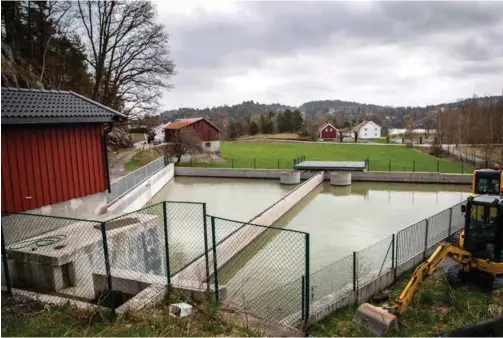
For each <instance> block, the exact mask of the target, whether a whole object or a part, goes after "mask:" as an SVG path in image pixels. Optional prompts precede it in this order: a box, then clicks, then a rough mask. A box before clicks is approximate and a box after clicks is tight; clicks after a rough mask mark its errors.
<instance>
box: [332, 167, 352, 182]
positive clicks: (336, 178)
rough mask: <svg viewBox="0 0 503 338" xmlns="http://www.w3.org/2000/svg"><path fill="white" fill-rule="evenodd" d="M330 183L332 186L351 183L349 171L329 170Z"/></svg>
mask: <svg viewBox="0 0 503 338" xmlns="http://www.w3.org/2000/svg"><path fill="white" fill-rule="evenodd" d="M330 184H331V185H334V186H347V185H351V173H346V172H336V171H334V172H331V173H330Z"/></svg>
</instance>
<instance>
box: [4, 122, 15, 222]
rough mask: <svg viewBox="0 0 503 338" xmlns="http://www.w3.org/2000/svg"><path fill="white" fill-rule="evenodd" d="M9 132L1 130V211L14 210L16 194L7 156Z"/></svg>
mask: <svg viewBox="0 0 503 338" xmlns="http://www.w3.org/2000/svg"><path fill="white" fill-rule="evenodd" d="M9 134H10V133H9V132H7V131H3V132H2V213H4V212H15V211H17V210H18V209H17V208H16V203H15V199H16V196H17V194H16V193H15V191H14V186H13V185H12V176H11V175H12V173H11V170H10V169H11V162H12V161H11V160H10V158H9V143H10V140H9V137H8V136H9Z"/></svg>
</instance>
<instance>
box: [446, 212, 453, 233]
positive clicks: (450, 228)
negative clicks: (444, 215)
mask: <svg viewBox="0 0 503 338" xmlns="http://www.w3.org/2000/svg"><path fill="white" fill-rule="evenodd" d="M449 209H450V212H449V230H448V232H447V237H449V236H450V235H451V230H452V207H451V208H449Z"/></svg>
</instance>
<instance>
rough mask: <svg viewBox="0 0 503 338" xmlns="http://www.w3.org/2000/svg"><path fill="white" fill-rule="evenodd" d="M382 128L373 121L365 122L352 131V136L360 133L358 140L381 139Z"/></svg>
mask: <svg viewBox="0 0 503 338" xmlns="http://www.w3.org/2000/svg"><path fill="white" fill-rule="evenodd" d="M381 129H382V128H381V126H380V125H378V124H377V123H375V122H373V121H363V122H362V123H360V124H359V125H357V126H356V127H354V128H353V129H352V130H351V136H353V137H354V134H355V133H358V139H362V140H364V139H369V138H378V137H381Z"/></svg>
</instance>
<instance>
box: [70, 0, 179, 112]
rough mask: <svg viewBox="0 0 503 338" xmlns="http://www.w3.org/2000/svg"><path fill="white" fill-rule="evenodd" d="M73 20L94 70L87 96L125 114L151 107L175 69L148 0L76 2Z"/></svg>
mask: <svg viewBox="0 0 503 338" xmlns="http://www.w3.org/2000/svg"><path fill="white" fill-rule="evenodd" d="M75 12H76V13H75V15H76V18H77V20H76V25H77V26H78V27H83V29H84V34H83V36H84V37H85V38H84V40H85V41H84V43H85V46H86V48H87V54H88V57H87V62H88V63H89V65H90V66H91V68H92V70H93V72H94V80H95V81H94V86H93V89H92V93H91V98H92V99H93V100H96V101H98V102H101V103H103V104H104V105H107V106H109V107H111V108H115V109H121V110H122V111H123V112H124V113H126V114H133V113H137V112H140V111H150V112H152V110H153V109H155V108H156V107H157V106H158V104H159V102H158V100H159V98H160V97H161V92H162V90H163V89H166V88H169V87H170V85H169V83H168V82H167V80H168V79H169V78H170V77H171V76H172V75H173V73H174V64H173V62H172V60H171V59H170V57H169V50H168V34H167V32H166V31H165V28H164V26H163V25H162V24H158V23H156V22H155V16H156V9H155V7H154V5H153V4H152V3H151V2H147V1H79V2H77V5H76V11H75Z"/></svg>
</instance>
